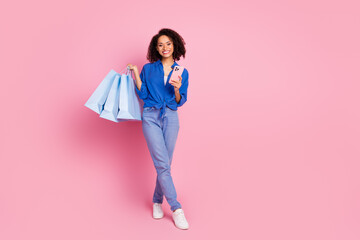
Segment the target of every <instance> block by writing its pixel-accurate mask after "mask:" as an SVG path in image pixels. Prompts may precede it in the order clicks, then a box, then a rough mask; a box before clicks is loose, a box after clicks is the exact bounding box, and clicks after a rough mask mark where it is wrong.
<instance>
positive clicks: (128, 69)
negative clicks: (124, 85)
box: [120, 66, 130, 75]
mask: <svg viewBox="0 0 360 240" xmlns="http://www.w3.org/2000/svg"><path fill="white" fill-rule="evenodd" d="M125 70H127V71H126V73H125V75H128V74H129V71H130V67H129V66H127V67H126V68H125V69H124V70H122V71H121V72H120V75H121V74H123V72H124V71H125Z"/></svg>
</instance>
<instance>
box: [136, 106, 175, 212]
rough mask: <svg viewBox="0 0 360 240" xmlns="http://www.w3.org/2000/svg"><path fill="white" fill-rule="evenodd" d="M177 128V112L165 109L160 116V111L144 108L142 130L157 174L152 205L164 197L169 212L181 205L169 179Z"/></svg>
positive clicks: (171, 180)
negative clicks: (168, 206) (169, 209)
mask: <svg viewBox="0 0 360 240" xmlns="http://www.w3.org/2000/svg"><path fill="white" fill-rule="evenodd" d="M179 128H180V125H179V117H178V113H177V111H174V110H172V109H170V108H168V107H165V110H164V113H163V115H162V116H160V109H156V108H155V107H145V108H144V110H143V119H142V129H143V133H144V137H145V139H146V143H147V146H148V148H149V152H150V155H151V158H152V160H153V162H154V166H155V169H156V173H157V177H156V186H155V191H154V196H153V203H162V202H163V196H164V195H165V198H166V200H167V202H168V203H169V205H170V208H171V211H174V210H175V209H177V208H181V204H180V203H179V202H178V201H177V200H176V198H177V195H176V190H175V186H174V182H173V179H172V177H171V162H172V156H173V152H174V149H175V144H176V139H177V136H178V133H179Z"/></svg>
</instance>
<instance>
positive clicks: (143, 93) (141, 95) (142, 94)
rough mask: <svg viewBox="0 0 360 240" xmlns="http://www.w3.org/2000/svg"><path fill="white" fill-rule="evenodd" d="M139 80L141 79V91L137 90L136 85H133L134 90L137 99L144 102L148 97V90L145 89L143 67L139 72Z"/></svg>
mask: <svg viewBox="0 0 360 240" xmlns="http://www.w3.org/2000/svg"><path fill="white" fill-rule="evenodd" d="M140 79H141V89H140V90H139V89H138V88H137V86H136V85H135V89H136V92H137V94H138V95H139V98H141V99H142V100H144V99H146V98H147V96H148V89H147V86H146V72H145V66H143V68H142V70H141V73H140Z"/></svg>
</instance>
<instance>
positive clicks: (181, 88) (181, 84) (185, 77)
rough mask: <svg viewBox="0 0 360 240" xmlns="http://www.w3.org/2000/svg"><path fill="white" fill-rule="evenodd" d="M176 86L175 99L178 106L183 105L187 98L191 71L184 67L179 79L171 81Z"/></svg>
mask: <svg viewBox="0 0 360 240" xmlns="http://www.w3.org/2000/svg"><path fill="white" fill-rule="evenodd" d="M170 84H171V85H173V86H174V92H175V101H176V103H177V106H178V107H180V106H182V105H183V104H184V103H185V102H186V100H187V89H188V86H189V72H188V71H187V70H186V69H184V72H183V73H182V74H181V76H180V79H179V81H173V82H171V83H170Z"/></svg>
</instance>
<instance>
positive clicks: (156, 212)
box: [153, 203, 164, 219]
mask: <svg viewBox="0 0 360 240" xmlns="http://www.w3.org/2000/svg"><path fill="white" fill-rule="evenodd" d="M163 216H164V212H163V210H162V208H161V203H154V205H153V218H155V219H160V218H162V217H163Z"/></svg>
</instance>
